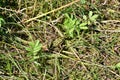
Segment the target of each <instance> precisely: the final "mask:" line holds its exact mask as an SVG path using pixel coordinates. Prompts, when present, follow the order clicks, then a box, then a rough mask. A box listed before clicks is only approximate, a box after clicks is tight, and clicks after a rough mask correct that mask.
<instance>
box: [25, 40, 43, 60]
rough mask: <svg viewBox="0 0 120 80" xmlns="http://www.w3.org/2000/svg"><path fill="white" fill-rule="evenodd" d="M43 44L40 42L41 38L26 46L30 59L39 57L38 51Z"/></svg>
mask: <svg viewBox="0 0 120 80" xmlns="http://www.w3.org/2000/svg"><path fill="white" fill-rule="evenodd" d="M41 47H42V44H41V43H40V42H39V40H36V41H35V42H30V43H29V47H25V49H26V50H27V51H28V53H27V57H28V58H29V59H30V61H35V60H36V59H38V58H39V56H38V55H37V53H38V52H39V51H40V50H41Z"/></svg>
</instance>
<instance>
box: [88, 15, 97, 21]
mask: <svg viewBox="0 0 120 80" xmlns="http://www.w3.org/2000/svg"><path fill="white" fill-rule="evenodd" d="M97 18H98V15H97V14H95V15H93V16H92V17H91V18H90V20H91V21H96V19H97Z"/></svg>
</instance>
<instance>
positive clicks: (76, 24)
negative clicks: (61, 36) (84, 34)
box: [63, 11, 98, 38]
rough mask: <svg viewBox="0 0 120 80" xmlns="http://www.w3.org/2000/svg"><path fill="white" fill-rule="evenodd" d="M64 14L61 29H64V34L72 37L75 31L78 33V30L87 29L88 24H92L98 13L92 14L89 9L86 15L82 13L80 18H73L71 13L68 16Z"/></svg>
mask: <svg viewBox="0 0 120 80" xmlns="http://www.w3.org/2000/svg"><path fill="white" fill-rule="evenodd" d="M65 16H66V19H65V20H64V23H63V29H64V30H65V35H67V36H68V37H72V38H73V37H74V36H75V32H77V35H79V33H80V30H87V29H89V26H90V25H92V24H93V23H94V22H95V21H96V19H97V17H98V15H97V14H93V12H92V11H89V14H88V17H87V15H83V18H82V19H81V20H79V19H77V18H75V17H74V16H73V15H71V16H69V15H68V14H65Z"/></svg>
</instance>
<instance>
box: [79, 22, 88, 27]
mask: <svg viewBox="0 0 120 80" xmlns="http://www.w3.org/2000/svg"><path fill="white" fill-rule="evenodd" d="M86 25H87V23H86V22H83V23H81V24H80V25H79V26H80V27H83V26H86Z"/></svg>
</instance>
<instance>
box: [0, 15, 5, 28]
mask: <svg viewBox="0 0 120 80" xmlns="http://www.w3.org/2000/svg"><path fill="white" fill-rule="evenodd" d="M2 24H5V20H4V19H3V18H1V17H0V27H1V26H2Z"/></svg>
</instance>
